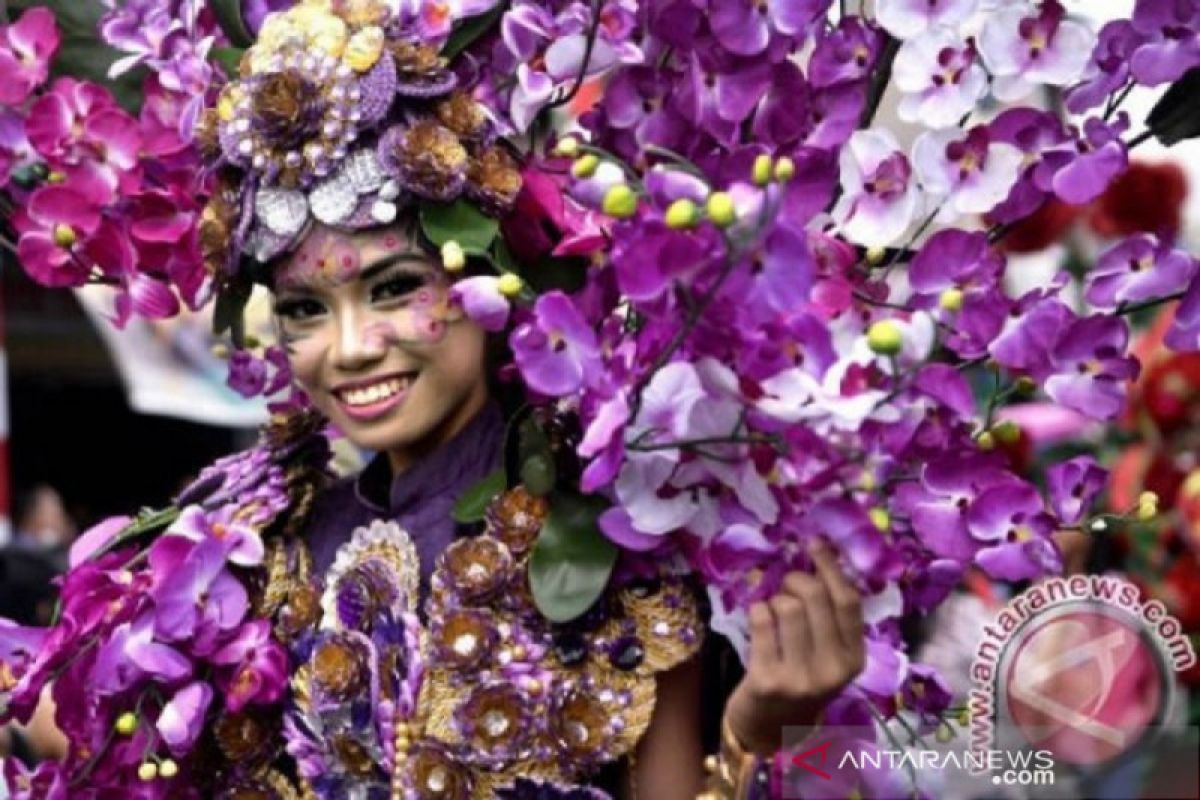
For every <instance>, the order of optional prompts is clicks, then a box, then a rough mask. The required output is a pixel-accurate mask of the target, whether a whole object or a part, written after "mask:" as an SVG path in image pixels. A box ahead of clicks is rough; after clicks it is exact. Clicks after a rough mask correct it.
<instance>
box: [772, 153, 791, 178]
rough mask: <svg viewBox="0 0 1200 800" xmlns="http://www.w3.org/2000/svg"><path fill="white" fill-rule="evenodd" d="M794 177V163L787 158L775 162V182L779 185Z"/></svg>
mask: <svg viewBox="0 0 1200 800" xmlns="http://www.w3.org/2000/svg"><path fill="white" fill-rule="evenodd" d="M794 177H796V162H795V161H792V160H791V159H790V158H788V157H787V156H784V157H783V158H781V159H779V160H778V161H776V162H775V180H777V181H779V182H780V183H787V182H788V181H790V180H791V179H792V178H794Z"/></svg>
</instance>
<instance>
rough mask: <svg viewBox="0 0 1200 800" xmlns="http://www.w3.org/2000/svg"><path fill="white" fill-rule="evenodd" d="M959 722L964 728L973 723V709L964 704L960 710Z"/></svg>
mask: <svg viewBox="0 0 1200 800" xmlns="http://www.w3.org/2000/svg"><path fill="white" fill-rule="evenodd" d="M958 724H959V725H961V726H963V727H964V728H965V727H967V726H968V725H970V724H971V709H970V708H968V707H967V706H963V707H962V709H961V710H960V711H959V712H958Z"/></svg>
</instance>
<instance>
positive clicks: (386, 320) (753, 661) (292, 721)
mask: <svg viewBox="0 0 1200 800" xmlns="http://www.w3.org/2000/svg"><path fill="white" fill-rule="evenodd" d="M392 14H393V12H392V11H391V10H389V6H388V5H386V4H384V3H379V2H375V1H374V0H339V2H334V3H331V2H327V1H326V0H305V2H302V3H300V4H298V5H297V6H295V7H294V8H293V9H291V10H289V11H287V12H284V13H278V14H274V15H271V16H270V17H268V18H267V20H266V22H265V23H264V25H263V27H262V29H261V31H260V34H259V39H258V42H257V43H256V44H255V45H254V47H252V48H251V49H250V50H249V51H248V52H247V53H246V54H245V56H244V57H243V59H242V63H241V70H240V74H239V75H238V76H237V78H236V79H234V80H232V81H231V82H230V83H229V84H227V85H226V86H225V87H224V89H223V90H222V92H221V96H220V98H219V101H218V103H217V104H216V106H215V107H214V108H211V109H209V110H208V111H207V112H206V113H205V115H204V117H203V119H202V122H201V125H200V128H199V141H200V144H201V147H202V149H203V151H204V152H205V154H206V156H207V158H208V159H209V161H210V166H211V172H212V173H213V183H214V186H213V191H212V195H211V199H210V200H209V202H208V205H207V207H206V209H205V212H204V215H203V217H202V220H201V224H200V228H199V240H200V247H201V249H202V251H203V253H204V256H205V259H206V262H207V264H208V266H209V268H210V271H211V272H212V274H213V276H214V281H215V283H216V289H217V293H218V295H219V299H218V302H217V312H216V316H217V321H218V327H220V328H222V329H230V330H231V332H232V333H233V335H234V339H235V344H240V342H239V339H240V328H241V326H240V322H239V316H240V313H241V305H242V304H243V303H244V302H245V299H246V296H247V295H248V293H249V287H250V284H251V282H252V281H258V282H260V283H264V284H266V285H267V286H268V287H269V288H270V289H271V291H272V292H273V295H274V304H275V312H276V315H277V317H278V328H279V333H280V338H281V340H282V343H283V345H284V347H285V349H286V360H287V366H288V368H289V369H290V372H291V374H292V377H293V379H294V381H295V383H296V384H297V386H298V387H299V388H300V389H302V390H303V393H304V395H306V396H307V399H308V401H309V402H311V404H312V406H314V407H315V412H314V411H313V410H309V409H303V408H300V409H293V410H292V411H291V412H288V413H284V412H281V413H279V414H277V415H276V416H275V417H274V418H273V420H272V423H271V424H270V425H269V426H268V427H267V428H266V429H265V431H264V435H263V439H262V443H261V444H260V446H259V447H257V448H255V449H254V450H252V451H249V452H247V453H244V454H239V455H237V456H232V457H230V458H227V459H222V460H221V461H220V462H218V463H217V464H214V465H212V466H211V467H209V468H208V469H206V470H204V471H203V472H202V473H201V475H200V476H199V477H198V479H197V480H196V481H195V482H194V483H193V484H192V485H190V486H189V487H188V488H186V489H185V490H184V492H183V493H181V495H180V496H179V497H178V498H177V499H176V506H177V507H176V508H173V509H168V510H167V511H164V512H161V513H158V514H149V515H142V516H141V517H139V518H138V519H136V520H132V521H128V520H123V521H119V522H116V523H112V524H106V525H104V526H101V527H100V528H99V529H96V530H93V531H92V532H90V533H89V534H88V535H85V537H84V538H83V542H82V544H81V545H80V546H78V547H77V548H76V549H75V550H74V551H73V553H72V563H73V569H72V572H71V574H70V575H69V576H68V578H67V580H66V582H65V584H64V588H63V602H62V609H61V613H60V616H59V619H58V621H57V622H56V624H55V626H53V627H52V628H51V629H50V630H49V631H41V632H29V631H25V630H21V631H17V630H12V631H11V632H10V635H9V639H10V641H9V642H6V651H5V652H6V653H7V654H6V655H5V652H0V655H4V656H5V657H4V661H5V663H3V664H0V666H2V667H4V671H0V689H3V690H5V691H6V692H8V693H9V694H10V696H11V697H10V699H11V702H12V707H11V709H10V711H14V712H15V713H17V714H23V713H24V712H26V711H28V710H30V709H31V707H32V705H34V704H35V703H36V700H37V698H38V696H39V694H40V692H41V689H42V687H43V686H45V685H47V684H48V683H50V682H53V686H54V694H55V699H56V700H57V701H58V703H57V705H58V721H59V724H60V726H61V727H62V728H63V729H64V732H65V733H66V734H67V736H68V739H69V740H70V741H71V748H70V749H69V752H68V756H67V760H66V762H65V764H64V765H62V766H61V767H60V768H58V769H57V771H55V770H53V769H50V768H48V769H47V770H46V771H44V772H40V773H39V774H37V775H34V776H29V775H18V776H17V777H16V778H15V780H14V782H15V784H16V786H17V792H16V794H17V796H37V797H43V796H63V797H66V796H72V797H73V796H76V795H79V794H81V793H82V794H84V795H85V796H87V794H88V793H90V794H95V795H103V794H104V792H108V791H115V790H126V791H130V790H132V791H134V792H135V793H136V795H137V796H142V797H165V796H167V795H176V794H180V793H188V792H191V793H193V794H199V795H201V796H230V797H259V796H266V797H280V798H287V797H311V796H316V797H322V798H324V797H330V798H332V797H370V798H374V797H384V796H389V795H390V796H392V797H396V798H399V797H408V796H417V797H492V796H496V797H510V798H511V797H547V796H549V797H554V796H561V795H569V794H570V793H571V792H572V791H575V789H578V788H579V787H580V786H581V785H582V784H585V783H587V782H589V781H590V780H592V778H593V777H594V776H596V775H597V774H598V773H599V772H600V770H601V768H602V767H604V766H605V765H606V764H609V763H613V762H617V761H621V760H623V761H624V763H625V764H626V765H627V767H628V768H627V769H626V770H624V779H623V782H624V793H625V794H627V795H630V796H640V797H648V798H656V800H657V798H672V797H679V798H688V797H693V796H695V795H696V793H697V792H699V791H700V790H701V789H702V783H703V772H704V770H703V768H702V765H703V763H704V754H703V750H704V748H703V745H702V737H701V727H702V725H701V716H702V711H704V710H705V709H704V706H705V704H706V703H713V702H716V701H715V700H714V699H713V698H711V697H708V696H704V695H702V691H701V686H702V677H703V676H702V674H701V667H700V662H699V659H698V657H697V654H698V652H699V649H700V645H701V642H702V640H703V627H704V620H703V617H702V613H701V611H700V609H699V603H698V598H697V595H696V594H695V593H694V592H693V590H692V588H691V587H690V586H689V585H688V584H687V582H686V580H685V578H683V577H681V576H679V575H676V574H673V573H672V572H671V570H670V569H668V567H667V565H666V564H659V563H656V562H654V561H653V560H650V561H647V559H646V558H644V557H642V558H640V559H639V558H638V557H637V556H636V555H634V554H624V555H623V556H622V557H621V559H620V561H619V563H617V565H616V569H615V570H612V566H613V565H612V562H611V560H610V561H609V562H608V564H607V565H606V567H607V569H608V570H612V577H611V579H609V577H608V576H609V572H608V571H603V572H601V573H600V574H601V575H602V577H603V578H604V580H601V581H599V582H597V581H595V580H594V576H595V574H596V573H595V571H590V572H589V570H587V569H577V570H574V571H573V567H572V565H571V564H570V563H569V558H566V557H564V556H563V552H564V551H565V552H566V553H567V556H569V555H571V552H570V551H571V549H572V547H576V548H577V547H579V546H580V545H579V543H580V542H583V541H586V540H588V537H589V536H590V537H596V538H598V536H597V534H596V532H595V525H594V518H595V514H594V508H595V505H596V502H597V501H596V499H595V498H594V497H593V498H589V497H587V496H584V495H582V494H581V493H580V492H579V487H578V472H577V471H573V470H572V468H571V464H570V461H571V454H572V453H573V451H574V450H575V447H574V445H575V444H576V442H575V441H574V439H573V437H572V436H571V434H570V432H569V425H568V424H567V423H565V422H563V421H562V420H560V419H558V414H557V413H555V412H554V411H553V409H552V407H551V406H545V407H544V408H542V409H540V410H539V412H537V414H535V415H534V417H533V423H532V426H530V425H528V424H526V423H527V422H528V420H526V421H525V422H521V421H518V422H517V424H515V425H511V426H509V427H512V428H516V429H517V433H518V434H520V436H518V437H517V439H518V444H517V445H516V446H515V447H512V446H510V444H511V442H510V438H511V437H507V436H506V435H505V432H506V431H505V428H506V425H505V421H504V419H503V414H502V413H501V411H500V409H499V406H498V404H497V403H496V400H495V398H494V397H493V396H492V393H491V392H490V391H489V372H490V367H491V366H493V365H491V364H490V363H489V361H490V357H489V350H490V349H491V348H490V347H489V344H488V339H489V332H496V331H499V330H502V328H503V320H504V318H505V316H506V312H507V305H506V304H504V303H503V302H496V301H497V298H498V297H499V296H500V294H501V293H503V292H507V293H509V294H512V293H514V292H516V291H520V289H521V286H520V281H514V279H513V276H512V275H511V274H510V273H509V268H505V267H501V268H500V271H501V272H503V273H505V274H504V275H502V276H496V275H494V274H492V275H473V276H472V278H468V279H467V280H458V279H457V276H456V274H455V273H456V272H458V271H461V270H462V269H463V267H464V263H463V262H464V261H465V260H466V259H465V258H464V252H463V251H464V249H466V250H469V251H470V254H471V255H472V256H473V258H472V259H471V261H472V262H473V263H474V264H476V265H483V264H488V265H497V264H504V263H509V264H511V257H507V258H506V255H507V254H508V252H509V251H507V249H506V248H505V247H504V242H503V237H501V236H498V235H497V225H496V220H498V219H500V218H505V217H507V215H509V213H510V212H511V210H512V207H513V203H514V201H515V200H516V198H517V196H518V194H519V192H520V189H521V183H522V175H521V172H520V169H519V167H518V164H517V161H516V159H515V158H514V157H513V155H512V154H511V153H510V152H509V150H508V147H507V146H506V145H504V144H503V143H501V142H499V141H498V139H497V137H496V135H495V132H494V131H493V130H492V125H491V123H490V119H491V117H492V115H490V114H489V113H488V110H487V109H486V108H482V107H480V105H479V103H478V102H477V101H476V100H475V99H474V98H473V97H472V96H471V95H469V94H468V93H466V92H463V91H456V87H457V86H458V82H459V80H460V79H459V77H458V76H457V75H456V74H455V73H453V72H451V71H450V70H449V69H448V66H447V64H446V63H445V62H444V60H442V59H441V58H440V57H439V56H438V54H437V51H436V50H435V49H433V48H432V47H429V46H427V45H426V44H425V43H424V41H423V40H422V39H421V38H420V36H419V35H414V34H413V33H412V31H410V30H408V29H406V27H405V23H404V21H403V20H402V19H400V18H395V17H393V16H392ZM459 240H461V242H460V241H459ZM435 254H436V256H435ZM439 261H440V262H441V263H440V264H439ZM473 278H482V279H484V281H483V288H482V289H481V285H480V283H479V282H478V281H475V282H472V279H473ZM514 284H515V285H514ZM468 312H472V313H468ZM326 421H328V422H330V423H332V424H333V425H334V426H335V427H336V428H337V429H339V430H340V431H341V432H342V433H343V434H344V435H345V436H346V437H347V438H348V439H349V440H350V441H351V442H353V443H354V444H356V445H358V446H360V447H363V448H366V449H369V450H374V451H377V453H378V455H377V456H376V458H375V459H374V460H373V461H372V462H371V464H370V465H369V466H368V467H367V468H366V469H365V470H364V471H363V473H362V474H361V475H359V476H356V477H354V478H351V479H347V480H344V481H340V482H334V483H332V484H330V483H329V482H328V480H327V473H326V467H327V462H328V452H327V447H326V442H325V439H324V438H323V437H322V435H321V432H322V429H323V428H324V426H325V422H326ZM531 437H532V439H540V441H541V444H540V445H538V447H540V448H541V451H542V452H540V453H539V454H538V455H540V456H541V457H542V458H543V460H544V459H545V458H550V459H551V460H553V459H561V461H562V462H563V463H561V464H556V465H555V469H553V470H552V471H553V473H554V476H555V479H554V480H551V481H548V482H547V481H545V480H541V481H537V480H535V479H536V478H537V475H536V474H535V472H534V471H527V470H525V469H523V467H524V466H526V465H528V464H529V463H530V461H531V459H529V458H526V459H524V460H523V461H522V459H521V456H522V454H523V453H522V450H523V448H527V447H529V446H532V445H530V444H529V443H530V441H531ZM535 449H537V448H536V447H535ZM514 450H515V455H516V456H517V460H518V461H519V462H521V463H519V464H517V466H516V468H509V469H506V475H507V478H508V482H509V483H510V484H511V486H510V488H508V489H507V490H504V491H500V489H501V488H502V487H501V486H497V485H495V483H494V482H492V483H490V484H489V480H490V476H491V475H493V474H494V473H493V468H495V467H497V466H499V465H501V464H502V462H503V464H504V466H506V467H508V466H509V464H508V463H507V462H508V461H509V460H510V458H509V456H510V455H512V454H513V453H510V451H514ZM545 466H546V465H545V463H543V467H545ZM576 466H577V465H576ZM518 475H519V476H521V478H522V479H523V480H524V481H525V482H526V483H527V484H528V485H527V486H521V485H518V481H517V480H516V478H517V476H518ZM543 477H544V476H543ZM535 483H541V484H546V483H549V484H550V485H540V486H535V485H534V484H535ZM481 485H483V486H484V487H487V486H490V487H491V488H490V489H489V490H487V491H484V490H483V489H480V488H479V487H480V486H481ZM464 498H465V499H472V498H473V502H472V503H468V504H467V505H475V506H480V507H482V506H484V505H486V512H483V511H480V513H477V514H474V515H471V514H464V513H461V512H462V511H463V501H464ZM489 498H490V502H486V503H484V502H481V499H482V500H488V499H489ZM589 509H592V510H593V513H592V516H591V517H588V516H587V514H588V510H589ZM455 518H459V519H463V518H470V519H474V520H482V521H483V522H484V525H483V530H482V531H480V530H479V529H478V527H477V526H476V527H475V528H474V529H468V530H460V529H459V528H458V527H457V526H456V525H455V522H454V519H455ZM556 536H557V537H558V539H557V542H553V541H552V542H550V543H548V544H546V545H545V546H542V545H543V543H544V540H546V539H547V538H549V539H554V538H555V537H556ZM535 540H536V542H537V545H538V549H537V552H533V553H532V554H531V551H534V549H535ZM555 546H557V547H558V548H559V552H558V553H557V554H555V553H553V552H550V554H549V555H547V553H548V552H549V551H553V550H554V548H555ZM607 547H608V550H605V551H603V552H612V547H611V545H608V546H607ZM613 558H615V554H614V555H613ZM539 559H542V561H539ZM554 559H558V560H557V561H554ZM546 560H550V561H553V562H554V564H553V566H554V569H556V570H557V572H554V574H555V575H558V576H565V577H561V578H560V580H559V581H558V584H557V585H556V586H554V585H552V588H553V589H554V590H555V591H556V592H557V593H558V594H559V595H562V596H566V597H567V598H568V599H569V600H570V601H571V604H574V607H573V608H571V609H570V611H569V613H568V612H564V611H563V610H562V608H559V609H557V610H554V611H553V612H552V613H551V612H544V610H543V604H542V602H541V601H542V599H544V598H539V597H537V596H536V595H537V594H538V589H536V588H532V587H533V582H532V581H531V579H530V578H529V577H528V576H529V575H532V574H534V573H536V572H538V570H539V569H541V568H543V567H545V563H544V562H545V561H546ZM811 561H812V564H813V565H814V570H813V572H812V573H811V574H809V573H805V572H795V573H791V574H788V575H787V576H786V578H785V579H784V580H783V582H782V586H781V588H780V590H779V591H778V592H777V593H776V594H775V595H774V596H773V597H771V598H770V600H769V601H768V602H762V603H758V604H756V605H754V606H752V607H751V608H750V610H749V623H750V634H751V637H750V647H749V655H748V661H747V665H746V666H747V669H746V673H745V675H744V677H743V678H742V679H741V681H740V682H739V683H738V684H737V686H736V688H735V689H734V691H733V692H732V695H731V696H730V697H729V700H728V702H727V703H726V704H725V706H724V708H723V712H722V714H721V715H720V717H721V737H720V738H721V748H720V751H721V752H720V762H721V763H720V764H719V765H717V766H715V767H714V769H713V770H712V775H711V780H710V788H711V789H712V790H713V791H715V792H717V793H718V794H721V795H723V796H744V795H748V794H751V793H754V792H763V791H765V790H766V789H767V786H766V784H767V782H768V768H767V767H768V762H767V760H766V757H769V756H770V755H771V754H773V753H774V752H775V751H776V750H778V749H779V748H780V746H781V744H782V741H781V737H782V734H783V728H784V727H785V726H804V725H812V724H814V723H816V722H817V720H818V719H819V716H820V712H821V709H822V707H823V705H824V704H825V702H826V701H827V700H828V699H829V698H830V697H832V695H833V694H835V693H836V692H837V691H838V690H840V689H841V688H842V687H843V686H844V685H845V684H846V683H848V682H849V681H850V680H851V679H852V678H853V677H854V676H855V675H856V674H857V673H858V672H859V671H860V669H861V668H862V663H863V642H862V633H863V619H862V614H861V611H860V608H859V602H858V596H857V594H856V592H855V590H854V589H853V588H852V587H851V584H850V582H849V581H848V580H847V579H846V578H845V576H844V575H843V574H842V573H841V571H840V570H839V568H838V566H837V562H836V560H835V557H834V555H833V554H832V553H831V552H830V551H829V550H827V549H825V548H824V547H823V546H821V545H819V544H818V545H817V546H815V547H814V549H813V550H812V552H811ZM539 564H540V566H539ZM564 564H565V565H566V566H565V567H564ZM551 583H552V584H553V582H551ZM543 585H544V583H543ZM581 598H582V600H583V602H580V599H581ZM571 604H568V605H571ZM551 616H553V617H554V618H553V619H551V618H550V617H551Z"/></svg>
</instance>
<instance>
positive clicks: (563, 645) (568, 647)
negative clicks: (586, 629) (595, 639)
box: [554, 633, 588, 667]
mask: <svg viewBox="0 0 1200 800" xmlns="http://www.w3.org/2000/svg"><path fill="white" fill-rule="evenodd" d="M587 652H588V649H587V642H586V641H585V640H584V638H583V636H582V635H581V634H579V633H564V634H562V635H560V636H558V637H557V638H556V639H555V641H554V653H555V655H557V656H558V660H559V662H561V663H562V665H563V666H564V667H572V666H574V665H576V664H579V663H581V662H582V661H584V660H585V659H586V658H587Z"/></svg>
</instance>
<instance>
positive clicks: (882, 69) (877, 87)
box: [858, 36, 900, 128]
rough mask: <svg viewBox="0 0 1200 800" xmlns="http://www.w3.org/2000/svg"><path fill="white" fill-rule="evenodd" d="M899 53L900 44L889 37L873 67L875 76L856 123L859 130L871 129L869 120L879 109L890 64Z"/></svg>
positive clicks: (888, 75)
mask: <svg viewBox="0 0 1200 800" xmlns="http://www.w3.org/2000/svg"><path fill="white" fill-rule="evenodd" d="M899 51H900V42H898V41H896V40H895V39H893V38H891V37H890V36H889V37H888V40H887V44H885V45H884V46H883V52H882V53H880V55H879V63H878V64H876V65H875V76H874V78H872V80H871V88H870V92H869V94H868V95H867V104H866V106H865V107H864V108H863V114H862V117H860V118H859V121H858V127H859V128H869V127H871V120H873V119H875V112H876V111H877V110H878V109H879V103H880V102H881V101H882V100H883V94H884V92H885V91H886V90H887V86H888V81H889V80H890V79H891V77H892V62H893V61H895V60H896V53H898V52H899Z"/></svg>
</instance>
